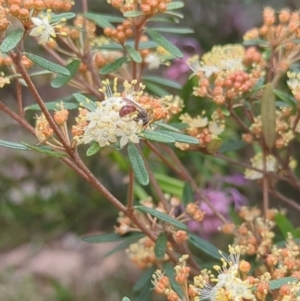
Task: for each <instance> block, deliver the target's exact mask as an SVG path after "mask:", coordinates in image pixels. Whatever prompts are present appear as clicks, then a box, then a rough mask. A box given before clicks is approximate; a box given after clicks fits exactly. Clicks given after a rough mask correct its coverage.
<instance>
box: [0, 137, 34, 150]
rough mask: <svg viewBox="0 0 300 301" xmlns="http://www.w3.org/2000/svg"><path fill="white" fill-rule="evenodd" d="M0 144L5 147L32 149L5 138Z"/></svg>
mask: <svg viewBox="0 0 300 301" xmlns="http://www.w3.org/2000/svg"><path fill="white" fill-rule="evenodd" d="M0 146H4V147H7V148H12V149H18V150H25V151H29V150H30V149H29V148H28V147H26V146H25V145H24V144H21V143H16V142H10V141H5V140H0Z"/></svg>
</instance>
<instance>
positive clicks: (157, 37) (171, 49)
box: [146, 28, 183, 58]
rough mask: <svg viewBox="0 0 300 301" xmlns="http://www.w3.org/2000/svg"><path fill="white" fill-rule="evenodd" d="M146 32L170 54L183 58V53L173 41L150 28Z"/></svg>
mask: <svg viewBox="0 0 300 301" xmlns="http://www.w3.org/2000/svg"><path fill="white" fill-rule="evenodd" d="M146 32H147V34H148V35H149V36H150V37H151V38H152V39H153V40H154V41H155V42H156V43H157V44H159V45H160V46H162V47H163V48H164V49H165V50H166V51H168V52H169V53H170V54H172V55H174V56H175V57H178V58H183V54H182V53H181V51H180V50H179V49H178V48H177V47H176V46H174V45H173V44H172V43H171V42H169V41H168V40H167V39H166V38H164V37H163V36H162V35H161V34H159V33H158V32H156V31H155V30H153V29H149V28H148V29H146Z"/></svg>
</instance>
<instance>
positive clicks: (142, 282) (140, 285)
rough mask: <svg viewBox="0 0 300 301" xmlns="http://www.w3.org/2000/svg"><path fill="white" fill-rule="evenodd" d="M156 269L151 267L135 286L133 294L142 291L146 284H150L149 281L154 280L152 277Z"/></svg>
mask: <svg viewBox="0 0 300 301" xmlns="http://www.w3.org/2000/svg"><path fill="white" fill-rule="evenodd" d="M155 270H156V268H155V267H150V268H149V269H147V270H146V271H145V272H144V273H143V274H142V275H141V277H140V279H139V280H138V281H137V282H136V283H135V284H134V286H133V288H132V291H133V292H137V291H139V290H141V289H142V288H143V287H144V286H145V285H146V283H148V282H149V281H151V279H152V275H153V273H154V272H155Z"/></svg>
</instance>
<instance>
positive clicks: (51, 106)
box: [24, 101, 78, 111]
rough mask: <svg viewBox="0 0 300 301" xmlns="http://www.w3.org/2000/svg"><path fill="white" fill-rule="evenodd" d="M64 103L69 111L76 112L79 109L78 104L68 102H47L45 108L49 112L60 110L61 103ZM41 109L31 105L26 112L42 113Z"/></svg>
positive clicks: (36, 105)
mask: <svg viewBox="0 0 300 301" xmlns="http://www.w3.org/2000/svg"><path fill="white" fill-rule="evenodd" d="M61 102H62V103H63V106H64V108H65V109H67V110H74V109H77V108H78V104H77V103H72V102H67V101H51V102H45V103H44V104H45V106H46V108H47V109H48V110H49V111H53V110H57V109H59V105H60V103H61ZM40 110H41V108H40V106H39V105H38V104H34V105H31V106H29V107H26V108H25V109H24V111H40Z"/></svg>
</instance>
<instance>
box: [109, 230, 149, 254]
mask: <svg viewBox="0 0 300 301" xmlns="http://www.w3.org/2000/svg"><path fill="white" fill-rule="evenodd" d="M144 236H145V235H144V234H143V233H134V235H131V234H130V235H126V236H125V237H124V241H123V242H122V243H120V244H118V245H117V246H116V247H114V248H112V249H111V250H110V251H108V252H106V253H105V254H104V255H103V256H104V257H108V256H110V255H112V254H113V253H116V252H119V251H121V250H124V249H127V248H128V247H129V246H130V245H131V244H132V243H134V242H136V241H137V240H139V239H140V238H142V237H144Z"/></svg>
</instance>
